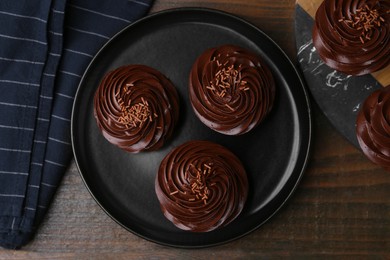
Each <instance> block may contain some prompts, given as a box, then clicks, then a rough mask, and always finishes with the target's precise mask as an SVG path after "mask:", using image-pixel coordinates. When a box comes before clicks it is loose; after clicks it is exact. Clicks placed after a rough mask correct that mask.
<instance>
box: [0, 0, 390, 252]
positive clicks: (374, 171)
mask: <svg viewBox="0 0 390 260" xmlns="http://www.w3.org/2000/svg"><path fill="white" fill-rule="evenodd" d="M294 5H295V2H294V0H283V1H280V0H246V1H241V0H230V1H229V0H209V1H193V0H192V1H190V0H180V1H169V0H166V1H164V0H156V2H155V5H154V7H153V9H152V12H156V11H159V10H163V9H168V8H177V7H183V6H198V7H199V6H201V7H210V8H217V9H220V10H224V11H227V12H231V13H234V14H236V15H238V16H240V17H242V18H244V19H246V20H248V21H250V22H252V23H254V24H255V25H256V26H258V27H259V28H260V29H262V30H263V31H264V32H265V33H267V34H268V35H269V36H270V37H271V38H272V39H274V40H275V41H276V42H277V43H278V44H279V45H280V46H281V48H282V49H283V50H284V51H285V52H286V53H287V55H288V56H289V57H290V58H291V59H292V60H294V61H295V58H296V54H295V53H296V50H295V41H294V34H293V29H294V13H293V12H294ZM313 132H314V138H313V148H312V155H311V159H310V163H309V165H308V168H307V171H306V173H305V175H304V177H303V179H302V181H301V183H300V185H299V187H298V189H297V191H296V192H295V194H294V195H293V196H292V198H291V199H290V200H289V201H288V203H287V204H286V205H285V206H284V207H283V208H282V209H281V210H280V211H279V212H278V213H277V214H276V215H275V216H274V217H273V218H272V219H271V220H270V221H268V222H267V223H266V224H265V225H263V226H262V227H260V228H259V229H258V230H256V231H254V232H252V233H250V234H249V235H247V236H245V237H243V238H241V239H239V240H236V241H234V242H231V243H228V244H225V245H222V246H217V247H212V248H206V249H200V250H184V249H174V248H168V247H163V246H160V245H156V244H154V243H151V242H149V241H146V240H144V239H141V238H139V237H137V236H135V235H133V234H132V233H129V232H127V231H125V230H124V229H123V228H122V227H120V226H119V225H117V224H116V223H115V222H113V221H112V220H111V219H110V218H109V217H108V216H107V215H106V214H105V213H104V212H103V211H102V210H101V208H100V207H99V206H98V205H97V204H96V203H95V201H94V200H93V199H92V197H91V196H90V194H89V193H88V191H87V189H86V188H85V186H84V184H83V183H82V181H81V178H80V176H79V173H78V171H77V169H76V166H75V164H74V162H72V164H71V165H70V167H69V169H68V170H67V172H66V174H65V176H64V179H63V181H62V184H61V187H60V188H59V190H58V192H57V194H56V196H55V199H54V201H53V203H52V205H51V207H50V210H49V212H48V214H47V216H46V218H45V220H44V222H43V224H42V225H41V227H40V229H39V230H38V233H37V235H36V237H35V239H34V240H33V241H32V242H31V243H30V244H29V245H27V246H26V247H24V248H23V249H22V250H19V251H13V250H0V259H57V258H77V259H80V258H88V259H149V258H157V257H160V258H175V259H177V258H179V259H209V258H216V259H223V258H226V259H227V258H228V259H235V258H236V259H237V258H240V259H243V258H244V259H258V258H267V259H269V258H280V257H292V258H301V257H306V258H315V257H323V258H327V259H328V258H330V257H338V258H351V259H355V258H371V257H374V258H383V259H385V258H390V173H389V172H385V171H384V170H382V169H380V168H379V167H377V166H375V165H373V164H371V163H370V162H369V161H368V160H367V159H366V158H365V157H364V156H363V155H362V154H361V152H360V151H359V150H358V149H356V148H355V147H353V146H352V145H351V144H349V143H348V142H347V141H346V140H344V139H343V138H342V137H341V135H340V134H338V133H337V132H336V131H335V130H334V129H333V127H332V126H331V125H330V124H329V122H328V121H327V119H326V118H325V117H324V116H323V115H322V113H321V112H320V111H319V109H318V108H317V106H316V105H315V104H313Z"/></svg>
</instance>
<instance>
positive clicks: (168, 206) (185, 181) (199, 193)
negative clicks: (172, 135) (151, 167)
mask: <svg viewBox="0 0 390 260" xmlns="http://www.w3.org/2000/svg"><path fill="white" fill-rule="evenodd" d="M155 189H156V194H157V197H158V199H159V202H160V205H161V209H162V211H163V213H164V215H165V216H166V217H167V219H169V220H170V221H171V222H172V223H173V224H175V225H176V226H177V227H179V228H181V229H183V230H189V231H193V232H206V231H211V230H214V229H216V228H219V227H222V226H226V225H227V224H229V223H230V222H231V221H233V220H234V219H235V218H236V217H237V216H238V215H239V214H240V212H241V210H242V208H243V207H244V204H245V201H246V198H247V195H248V180H247V176H246V172H245V169H244V167H243V165H242V164H241V162H240V160H239V159H238V158H237V157H236V156H235V155H234V154H233V153H232V152H230V151H229V150H228V149H226V148H225V147H223V146H221V145H219V144H216V143H213V142H209V141H189V142H186V143H184V144H182V145H180V146H178V147H176V148H175V149H173V150H172V151H171V152H170V153H169V154H168V155H167V156H166V157H165V158H164V159H163V161H162V162H161V165H160V167H159V171H158V174H157V176H156V182H155Z"/></svg>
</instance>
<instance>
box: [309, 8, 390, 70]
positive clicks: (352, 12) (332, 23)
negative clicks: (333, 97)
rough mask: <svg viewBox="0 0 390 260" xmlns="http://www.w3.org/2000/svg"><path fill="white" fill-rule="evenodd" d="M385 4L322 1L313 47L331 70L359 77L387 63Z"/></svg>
mask: <svg viewBox="0 0 390 260" xmlns="http://www.w3.org/2000/svg"><path fill="white" fill-rule="evenodd" d="M389 33H390V1H389V0H343V1H342V0H325V1H324V2H322V4H321V5H320V7H319V8H318V10H317V12H316V16H315V25H314V27H313V44H314V46H315V47H316V49H317V51H318V54H319V55H320V57H321V59H322V60H323V61H324V62H325V63H326V64H327V65H328V66H329V67H331V68H333V69H336V70H338V71H341V72H343V73H346V74H350V75H363V74H368V73H371V72H374V71H377V70H380V69H382V68H384V67H385V66H387V65H388V64H389V62H390V34H389Z"/></svg>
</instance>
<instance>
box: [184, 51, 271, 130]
mask: <svg viewBox="0 0 390 260" xmlns="http://www.w3.org/2000/svg"><path fill="white" fill-rule="evenodd" d="M189 96H190V101H191V105H192V107H193V110H194V112H195V114H196V116H197V117H198V118H199V119H200V120H201V121H202V122H203V123H204V124H205V125H206V126H208V127H209V128H211V129H213V130H215V131H217V132H219V133H222V134H226V135H240V134H244V133H247V132H248V131H250V130H252V129H253V128H254V127H256V126H257V125H258V124H259V123H260V122H261V121H262V120H263V119H264V118H265V117H266V116H267V114H268V113H269V112H270V110H271V109H272V106H273V103H274V97H275V82H274V79H273V76H272V74H271V71H270V69H269V68H268V67H267V65H266V64H265V63H264V62H263V61H262V60H261V59H260V57H259V56H258V55H256V54H254V53H252V52H250V51H248V50H246V49H243V48H241V47H238V46H233V45H223V46H220V47H217V48H211V49H208V50H206V51H205V52H204V53H203V54H201V55H200V56H199V57H198V59H197V60H196V61H195V63H194V64H193V67H192V69H191V73H190V79H189Z"/></svg>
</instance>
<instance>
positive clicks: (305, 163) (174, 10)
mask: <svg viewBox="0 0 390 260" xmlns="http://www.w3.org/2000/svg"><path fill="white" fill-rule="evenodd" d="M183 12H198V13H211V14H216V15H218V16H223V17H227V18H228V19H231V20H236V21H237V22H240V23H242V24H244V25H245V26H248V27H251V28H252V29H253V30H255V31H256V32H258V33H260V34H261V35H262V36H263V37H265V38H267V39H268V40H269V41H270V42H271V43H272V44H273V47H275V48H276V49H278V50H279V52H280V54H281V55H282V56H283V57H284V59H285V61H287V64H288V65H289V69H291V72H292V73H293V74H294V76H295V77H296V78H297V79H298V80H299V82H300V88H299V89H300V90H301V91H302V94H303V95H302V97H303V99H304V100H305V106H306V110H305V112H306V114H305V120H306V121H307V123H308V125H307V129H304V131H306V132H307V133H306V134H307V137H306V139H305V138H304V139H305V146H304V149H303V150H304V151H305V153H304V154H303V155H302V157H303V159H302V167H300V171H299V174H298V173H297V174H298V175H297V179H296V181H295V182H294V185H293V186H292V187H291V189H290V190H289V192H288V194H287V195H286V196H285V197H284V198H283V201H282V203H280V205H279V206H278V207H277V208H276V209H275V210H273V212H272V213H271V214H270V215H269V216H268V217H266V218H265V219H264V220H263V221H261V222H260V223H258V224H257V225H255V227H253V228H251V229H249V230H247V231H246V232H242V233H241V234H240V235H238V236H235V237H232V238H230V239H225V240H222V241H220V242H216V243H209V244H202V245H179V244H172V243H166V242H162V241H158V240H156V239H153V238H150V237H148V236H146V235H144V234H140V233H139V232H136V231H134V230H132V229H131V228H129V227H127V226H126V225H124V224H123V223H121V222H120V221H119V220H118V219H117V218H116V217H115V216H113V215H112V214H111V213H110V212H108V210H107V209H106V208H105V207H104V206H103V205H102V204H101V202H100V201H99V200H98V199H97V198H96V196H95V194H94V193H93V192H92V190H91V188H90V186H89V184H88V183H87V180H86V179H85V178H84V174H83V171H82V169H81V167H80V164H79V161H78V159H77V156H76V154H77V153H78V152H77V151H76V145H75V122H74V121H75V119H74V118H75V117H76V115H75V110H77V103H78V102H77V97H78V96H79V93H80V92H81V86H82V85H83V84H84V81H85V78H86V77H87V75H88V73H89V70H90V68H91V67H92V66H93V64H94V63H95V61H96V60H97V59H99V56H100V55H101V53H102V52H104V51H105V49H106V48H109V46H110V45H111V43H112V42H113V41H115V40H116V39H117V38H118V37H120V36H121V35H122V34H123V33H125V32H126V31H128V30H131V28H133V27H135V26H138V24H142V23H145V22H147V21H148V20H150V19H158V17H160V16H162V17H163V16H165V15H169V14H171V13H183ZM289 89H290V87H289ZM312 142H313V118H312V109H311V102H310V95H309V92H308V89H307V86H306V83H305V81H304V80H303V78H302V75H301V74H300V73H299V70H298V69H297V66H295V65H294V63H293V62H292V61H291V59H290V58H289V57H288V56H287V54H286V53H285V52H284V51H283V49H282V48H281V47H280V46H279V45H278V44H277V43H276V42H275V41H274V40H272V38H270V37H269V36H268V35H267V34H266V33H264V32H263V31H262V30H261V29H259V28H258V27H257V26H255V25H254V24H253V23H251V22H249V21H247V20H245V19H243V18H241V17H239V16H238V15H236V14H233V13H230V12H226V11H222V10H218V9H213V8H207V7H178V8H169V9H165V10H162V11H158V12H155V13H152V14H149V15H147V16H145V17H143V18H141V19H139V20H136V21H134V22H132V23H131V24H129V25H127V26H126V27H124V28H123V29H122V30H120V31H119V32H117V33H116V34H115V35H114V36H112V37H111V38H110V39H109V40H108V41H107V42H106V43H105V44H104V45H103V46H102V47H101V48H100V49H99V51H98V52H97V53H96V54H95V55H94V57H93V58H92V59H91V61H90V63H89V64H88V66H87V68H86V69H85V71H84V73H83V75H82V77H81V79H80V83H79V85H78V87H77V91H76V93H75V99H74V102H73V105H72V114H71V144H72V152H73V156H74V160H75V164H76V167H77V169H78V172H79V175H80V177H81V179H82V182H83V183H84V186H85V187H86V188H87V190H88V192H89V194H90V195H91V197H92V198H93V199H94V201H95V202H96V203H97V204H98V205H99V207H100V208H101V209H102V210H103V212H105V214H107V215H108V216H109V217H110V218H111V219H112V220H114V222H116V223H117V224H119V225H120V226H121V227H122V228H124V229H125V230H127V231H129V232H131V233H132V234H134V235H136V236H138V237H140V238H142V239H145V240H147V241H150V242H153V243H156V244H160V245H163V246H169V247H173V248H187V249H196V248H207V247H213V246H218V245H222V244H226V243H229V242H232V241H235V240H237V239H240V238H242V237H244V236H246V235H248V234H249V233H252V232H253V231H255V230H257V229H258V228H260V227H261V226H262V225H264V224H265V223H266V222H268V221H269V220H270V219H271V218H272V217H273V216H274V215H275V214H277V212H279V210H280V209H281V208H283V206H284V205H285V204H286V202H287V201H288V200H289V199H290V198H291V196H292V195H293V194H294V192H295V191H296V189H297V187H298V185H299V183H300V182H301V179H302V177H303V175H304V173H305V171H306V169H307V166H308V162H309V158H310V155H311V150H312ZM299 147H300V150H301V148H302V146H301V145H299ZM295 165H296V164H295Z"/></svg>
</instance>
